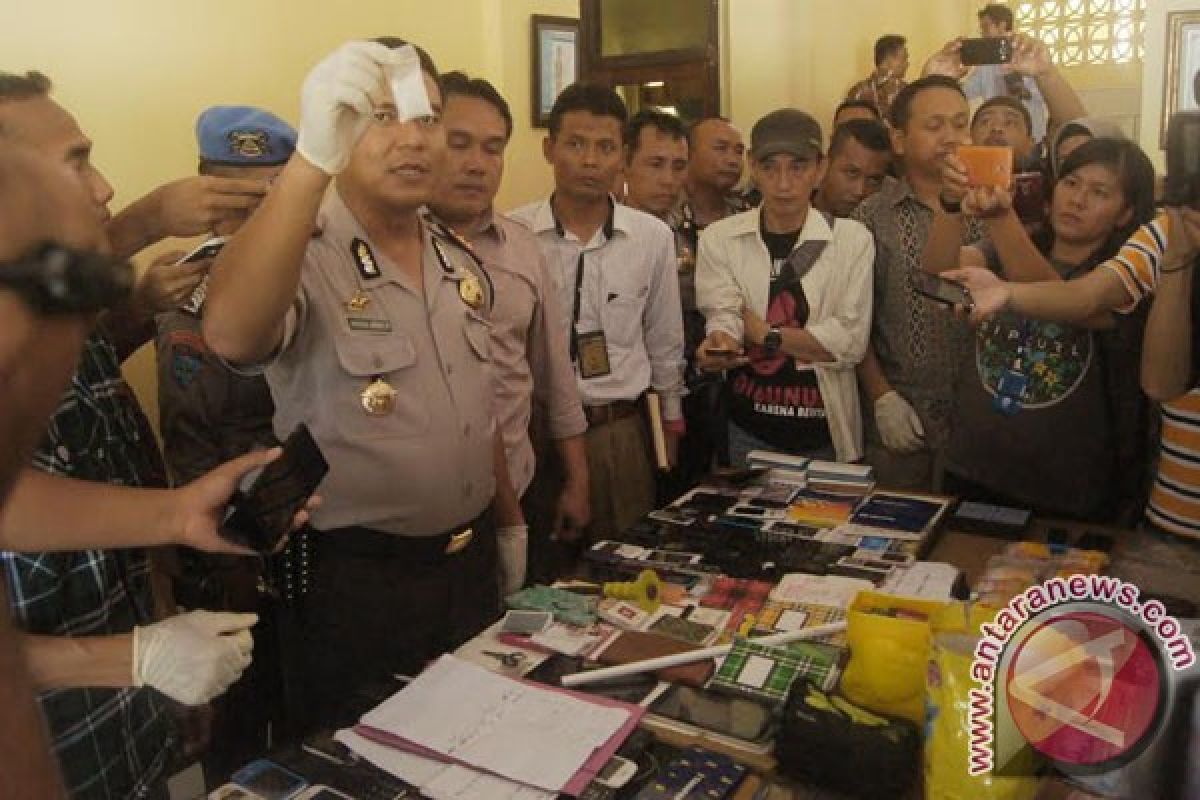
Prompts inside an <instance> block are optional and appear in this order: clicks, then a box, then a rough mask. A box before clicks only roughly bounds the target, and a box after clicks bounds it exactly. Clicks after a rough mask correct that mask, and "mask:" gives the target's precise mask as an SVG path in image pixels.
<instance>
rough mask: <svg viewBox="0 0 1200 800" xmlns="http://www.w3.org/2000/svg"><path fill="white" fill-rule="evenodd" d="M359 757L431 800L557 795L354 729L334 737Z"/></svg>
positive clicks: (541, 799) (535, 799) (550, 799)
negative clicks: (409, 750) (400, 747)
mask: <svg viewBox="0 0 1200 800" xmlns="http://www.w3.org/2000/svg"><path fill="white" fill-rule="evenodd" d="M333 738H335V739H337V740H338V741H339V742H341V743H342V744H344V745H346V746H347V747H349V748H350V749H351V750H353V751H354V752H355V753H358V755H359V756H361V757H362V758H365V759H366V760H367V761H369V762H371V763H372V764H374V765H375V766H377V767H379V768H380V769H382V770H383V771H384V772H387V773H389V774H391V775H395V776H396V777H397V778H399V779H400V780H402V781H406V782H408V783H411V784H412V785H413V786H416V787H417V788H418V789H420V790H421V793H422V794H423V795H425V796H426V797H429V798H432V800H554V798H555V797H556V796H557V794H556V793H555V792H547V791H543V790H542V789H535V788H533V787H532V786H524V785H522V784H520V783H517V782H515V781H510V780H508V779H506V778H500V777H497V776H495V775H489V774H487V773H486V772H479V771H477V770H473V769H468V768H467V767H464V766H461V765H459V764H446V763H443V762H441V761H436V760H434V759H432V758H425V757H424V756H418V755H415V754H413V753H406V752H404V751H403V750H397V749H396V748H394V747H388V746H387V745H386V744H379V743H378V742H373V741H371V740H370V739H367V738H364V737H363V736H360V735H359V734H357V733H355V732H354V731H352V730H344V731H338V732H337V733H336V734H335V735H334V737H333Z"/></svg>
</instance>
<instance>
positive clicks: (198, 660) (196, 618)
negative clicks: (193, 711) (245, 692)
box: [133, 611, 258, 706]
mask: <svg viewBox="0 0 1200 800" xmlns="http://www.w3.org/2000/svg"><path fill="white" fill-rule="evenodd" d="M256 622H258V615H257V614H229V613H224V612H215V611H189V612H187V613H185V614H179V615H178V616H174V617H169V618H167V619H165V620H163V621H162V622H156V623H154V624H153V625H146V626H145V627H137V628H134V629H133V685H134V686H150V687H153V688H155V689H158V690H159V691H160V692H162V693H163V694H165V695H166V696H167V697H170V698H171V699H172V700H176V701H178V702H180V703H183V704H184V705H185V706H198V705H201V704H203V703H207V702H208V701H209V700H211V699H213V698H214V697H216V696H218V695H220V694H221V693H223V692H224V691H225V690H226V689H228V688H229V687H230V685H231V684H232V683H233V682H234V681H236V680H237V679H238V678H239V677H241V674H242V670H244V669H246V667H248V666H249V665H250V654H251V652H252V651H253V650H254V637H253V636H251V635H250V630H249V629H250V627H251V626H252V625H254V623H256Z"/></svg>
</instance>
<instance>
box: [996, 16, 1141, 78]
mask: <svg viewBox="0 0 1200 800" xmlns="http://www.w3.org/2000/svg"><path fill="white" fill-rule="evenodd" d="M1009 5H1010V6H1011V7H1012V9H1013V13H1014V15H1015V16H1016V27H1017V30H1018V31H1021V32H1023V33H1028V34H1032V35H1033V36H1037V37H1038V38H1040V39H1041V40H1042V41H1044V42H1045V43H1046V45H1047V47H1049V48H1050V52H1051V54H1052V55H1053V56H1054V62H1055V63H1056V64H1058V65H1060V66H1064V67H1073V66H1079V65H1080V64H1127V63H1129V62H1131V61H1141V60H1142V57H1143V56H1144V55H1145V50H1146V44H1145V26H1146V0H1024V1H1022V0H1013V1H1012V2H1009Z"/></svg>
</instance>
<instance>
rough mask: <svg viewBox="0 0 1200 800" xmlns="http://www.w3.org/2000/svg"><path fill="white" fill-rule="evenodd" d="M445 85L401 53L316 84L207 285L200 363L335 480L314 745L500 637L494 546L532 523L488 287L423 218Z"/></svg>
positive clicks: (407, 51)
mask: <svg viewBox="0 0 1200 800" xmlns="http://www.w3.org/2000/svg"><path fill="white" fill-rule="evenodd" d="M437 75H438V73H437V70H436V68H435V67H434V65H433V63H432V61H431V60H430V58H429V56H428V55H427V54H426V53H424V52H423V51H421V50H420V49H419V48H413V47H412V46H409V45H405V43H404V42H403V41H401V40H396V39H384V40H376V41H373V42H350V43H348V44H346V45H343V46H342V47H341V48H339V49H338V50H337V51H335V52H334V53H333V54H332V55H330V56H329V57H327V58H326V59H325V60H324V61H322V62H321V63H320V64H318V65H317V67H315V68H314V69H313V71H312V72H311V73H310V74H309V76H308V78H307V79H306V80H305V83H304V88H303V93H302V101H301V120H300V135H299V140H298V142H297V148H296V156H295V157H293V158H292V159H291V161H289V162H288V165H287V166H286V167H285V168H284V170H283V172H282V173H281V174H280V176H279V178H278V180H277V181H276V183H275V185H274V187H273V189H272V191H271V193H270V195H268V197H267V199H266V201H265V202H264V204H263V206H262V207H261V208H260V209H259V212H258V213H256V214H255V215H254V216H253V217H252V218H251V219H250V221H249V222H247V223H246V225H245V226H244V227H243V228H242V230H241V231H240V232H239V233H238V234H237V236H236V237H235V238H234V239H233V241H231V242H230V243H229V244H228V245H227V246H226V248H225V249H224V251H222V253H221V255H220V256H218V258H217V261H216V263H215V264H214V266H213V271H212V280H211V284H210V288H209V297H208V301H207V307H206V313H205V316H204V333H205V338H206V340H207V342H208V344H209V346H210V347H211V348H212V349H213V350H214V351H215V352H217V353H218V354H220V355H221V356H222V357H223V358H224V359H226V361H228V362H230V363H235V364H240V365H264V364H265V365H266V376H267V380H268V382H269V383H270V385H271V392H272V395H273V396H274V398H275V405H276V415H275V432H276V434H277V435H278V436H280V437H281V438H282V437H284V436H286V435H287V434H288V433H290V432H291V430H292V429H293V428H294V427H295V426H296V425H297V424H299V423H302V422H303V423H305V424H307V425H308V427H309V429H310V430H311V431H312V434H313V436H314V437H315V439H316V441H317V443H318V445H319V446H320V447H321V450H322V451H323V453H324V455H325V458H326V460H327V461H328V462H329V465H330V471H329V474H328V476H327V477H326V479H325V481H324V483H323V484H322V486H321V490H320V491H321V495H322V497H323V498H324V505H323V507H322V508H321V509H320V510H319V511H317V512H316V513H315V514H314V516H313V527H314V528H315V529H317V530H318V531H320V532H322V533H318V534H317V535H316V536H315V537H314V538H315V541H316V545H315V549H316V561H317V566H316V575H315V578H314V585H313V588H312V590H311V593H310V595H309V614H308V618H307V620H306V622H305V625H306V628H307V648H308V653H307V656H308V662H309V664H308V667H309V669H308V672H309V675H308V680H307V683H308V691H309V698H308V700H309V706H310V709H311V712H312V713H313V714H314V717H313V719H312V722H313V723H314V724H317V725H325V726H327V725H330V724H342V723H345V722H348V721H351V720H352V719H354V713H355V712H356V711H357V712H361V711H362V710H363V709H362V708H357V709H355V708H352V707H350V706H348V705H347V700H348V699H349V698H350V697H351V696H352V694H353V693H354V691H355V690H356V689H358V688H362V687H363V686H366V685H368V684H372V683H376V682H380V681H386V680H387V679H388V678H389V676H390V675H391V674H393V673H396V672H404V673H408V674H415V673H416V671H419V670H420V669H421V667H423V666H424V664H425V663H426V662H427V661H428V660H429V659H431V658H434V657H436V656H437V655H438V654H439V653H441V652H444V651H446V650H448V649H450V648H452V647H454V646H456V645H457V644H459V643H460V642H462V641H465V640H466V639H468V638H470V637H471V636H473V635H474V634H475V633H477V632H478V631H479V630H481V629H482V628H483V627H485V626H486V625H487V624H489V623H490V622H491V621H493V620H494V618H495V617H496V616H497V613H498V608H497V600H498V593H497V587H496V541H495V526H496V524H497V523H499V524H501V525H514V524H522V523H523V520H522V517H521V512H520V507H519V505H518V504H517V500H516V496H515V494H514V492H513V491H512V487H511V484H510V483H509V480H508V474H507V469H506V468H505V458H504V448H503V445H502V443H501V441H500V438H499V435H498V433H497V431H496V426H495V423H494V420H493V417H492V412H491V398H492V385H491V375H490V370H489V368H488V360H489V338H490V336H489V324H488V320H487V315H488V312H489V309H490V307H491V303H492V291H491V284H490V281H489V279H488V276H487V274H486V272H485V271H484V270H483V269H482V267H481V266H480V265H479V263H478V262H477V261H476V260H475V259H474V258H473V256H472V254H471V253H470V251H469V250H468V249H467V248H466V247H465V245H463V244H461V243H460V242H459V241H458V240H457V239H455V238H454V237H453V235H451V234H450V233H449V232H448V231H446V230H445V229H442V228H440V227H438V226H437V225H436V224H434V223H432V222H431V221H430V220H428V219H426V218H423V217H422V216H421V213H420V209H421V207H422V206H423V205H424V204H425V203H426V201H427V200H428V198H429V195H430V192H431V191H432V188H433V182H434V177H435V172H436V170H437V169H438V167H439V163H440V161H441V158H442V154H443V151H444V148H445V141H444V135H443V132H442V128H441V121H440V118H439V113H440V106H441V93H440V89H439V86H438V80H437ZM332 176H337V178H336V181H333V185H332V187H331V186H330V183H331V178H332ZM493 499H494V500H495V503H494V509H495V510H494V513H493Z"/></svg>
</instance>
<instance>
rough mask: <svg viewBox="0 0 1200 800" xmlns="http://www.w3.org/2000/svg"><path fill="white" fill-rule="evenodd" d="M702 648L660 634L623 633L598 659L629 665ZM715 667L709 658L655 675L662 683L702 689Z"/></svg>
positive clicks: (664, 670) (614, 663) (607, 662)
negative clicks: (680, 684)
mask: <svg viewBox="0 0 1200 800" xmlns="http://www.w3.org/2000/svg"><path fill="white" fill-rule="evenodd" d="M699 649H700V648H698V647H696V646H695V645H690V644H687V643H686V642H681V641H679V640H678V639H671V638H668V637H666V636H660V635H659V634H657V633H646V632H645V631H624V632H622V633H621V634H620V635H618V636H617V638H616V639H614V640H613V643H612V644H610V645H609V646H608V647H606V648H604V650H603V651H602V652H601V653H600V655H598V656H597V658H598V659H599V661H600V663H602V664H609V665H617V664H629V663H632V662H634V661H645V660H646V659H647V658H658V657H659V656H673V655H675V654H676V653H687V652H691V651H692V650H699ZM715 668H716V664H714V663H713V660H712V659H711V658H709V659H705V660H704V661H697V662H694V663H692V664H683V665H681V666H678V667H670V668H668V669H660V670H658V671H657V672H655V675H656V676H657V677H658V679H659V680H663V681H671V682H672V683H682V684H684V685H686V686H695V687H696V688H697V689H700V688H703V687H704V685H705V684H707V683H708V679H709V678H711V677H712V674H713V670H714V669H715Z"/></svg>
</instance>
